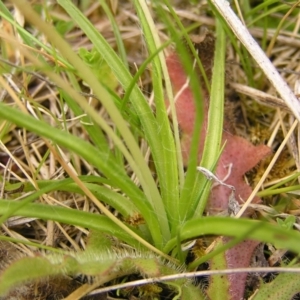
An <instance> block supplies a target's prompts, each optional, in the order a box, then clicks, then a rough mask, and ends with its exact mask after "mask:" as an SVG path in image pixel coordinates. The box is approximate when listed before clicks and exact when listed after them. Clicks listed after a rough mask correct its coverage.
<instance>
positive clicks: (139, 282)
mask: <svg viewBox="0 0 300 300" xmlns="http://www.w3.org/2000/svg"><path fill="white" fill-rule="evenodd" d="M245 272H249V273H268V272H273V273H274V272H278V273H292V274H295V273H300V268H283V267H272V268H238V269H227V270H207V271H197V272H188V273H179V274H173V275H166V276H161V277H154V278H146V279H140V280H135V281H131V282H126V283H121V284H116V285H113V286H108V287H104V288H100V289H97V290H94V291H93V292H91V293H89V294H88V295H97V294H100V293H105V292H111V291H115V290H118V289H122V288H128V287H133V286H134V287H136V286H140V285H145V284H153V283H155V282H163V281H171V280H178V279H182V278H183V279H187V278H191V279H194V278H195V277H199V276H213V275H221V274H233V273H235V274H237V273H245Z"/></svg>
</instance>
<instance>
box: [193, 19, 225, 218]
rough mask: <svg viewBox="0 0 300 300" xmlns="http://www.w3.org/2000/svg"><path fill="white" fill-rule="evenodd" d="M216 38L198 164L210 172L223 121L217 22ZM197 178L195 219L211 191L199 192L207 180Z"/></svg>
mask: <svg viewBox="0 0 300 300" xmlns="http://www.w3.org/2000/svg"><path fill="white" fill-rule="evenodd" d="M216 36H217V38H216V47H215V49H216V51H215V58H214V66H213V73H212V83H211V93H210V101H209V111H208V124H207V138H206V139H205V144H204V150H203V156H202V159H201V163H200V165H201V167H204V168H206V169H208V170H211V171H213V170H214V168H215V167H216V162H217V161H216V160H217V158H218V157H219V155H220V150H221V146H222V145H221V140H222V133H223V119H224V95H225V50H226V38H225V32H224V30H223V28H222V24H221V23H220V22H219V21H217V27H216ZM198 178H199V181H198V182H196V183H195V189H194V192H195V199H198V201H199V202H198V205H197V203H194V204H193V205H192V207H197V208H196V209H195V213H194V216H196V217H197V216H201V215H202V214H203V212H204V210H205V207H206V205H207V200H208V197H209V193H210V189H211V185H210V184H207V185H205V190H204V191H203V190H199V188H200V187H203V181H204V180H207V179H206V178H204V176H203V175H201V177H200V176H199V177H198ZM198 187H199V188H198ZM200 195H201V198H200ZM192 211H194V210H192Z"/></svg>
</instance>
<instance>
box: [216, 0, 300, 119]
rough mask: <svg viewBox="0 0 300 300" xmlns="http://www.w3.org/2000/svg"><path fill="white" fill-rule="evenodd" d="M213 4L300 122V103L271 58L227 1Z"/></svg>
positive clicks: (217, 0) (218, 0)
mask: <svg viewBox="0 0 300 300" xmlns="http://www.w3.org/2000/svg"><path fill="white" fill-rule="evenodd" d="M211 2H212V4H213V5H214V6H215V8H216V9H217V10H218V12H219V13H220V14H221V15H222V16H223V18H224V20H225V21H226V23H227V24H228V26H229V27H230V28H231V30H232V31H233V33H234V34H235V36H236V37H237V38H238V39H239V40H240V41H241V42H242V44H243V45H244V46H245V48H246V49H247V50H248V52H249V53H250V54H251V55H252V57H253V58H254V59H255V61H256V62H257V64H258V65H259V66H260V68H261V69H262V71H263V72H264V73H265V75H266V76H267V78H268V79H269V80H270V82H271V83H272V85H273V86H274V88H275V89H276V91H277V92H278V94H279V95H280V96H281V97H282V99H283V100H284V102H285V103H286V105H287V106H288V107H289V108H290V109H291V111H292V112H293V114H294V115H295V117H296V118H297V120H298V121H300V103H299V101H298V99H297V98H296V96H295V95H294V93H293V92H292V90H291V89H290V88H289V86H288V85H287V83H286V82H285V81H284V80H283V78H282V77H281V76H280V74H279V73H278V72H277V70H276V68H275V67H274V65H273V64H272V63H271V61H270V60H269V58H268V57H267V56H266V54H265V53H264V52H263V50H262V49H261V48H260V46H259V45H258V44H257V42H256V41H255V40H254V39H253V37H252V36H251V34H250V33H249V31H248V29H247V28H246V27H245V26H244V24H243V23H242V22H241V21H240V19H239V18H238V17H237V16H236V14H235V13H234V12H233V10H232V9H231V7H230V4H229V2H228V1H226V0H211Z"/></svg>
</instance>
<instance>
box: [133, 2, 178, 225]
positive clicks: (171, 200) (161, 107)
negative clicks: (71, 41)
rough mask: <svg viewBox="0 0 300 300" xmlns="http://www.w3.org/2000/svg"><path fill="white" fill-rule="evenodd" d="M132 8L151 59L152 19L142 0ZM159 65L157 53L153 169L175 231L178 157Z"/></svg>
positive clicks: (153, 45)
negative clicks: (158, 152)
mask: <svg viewBox="0 0 300 300" xmlns="http://www.w3.org/2000/svg"><path fill="white" fill-rule="evenodd" d="M134 5H135V8H136V11H137V14H138V16H139V20H140V22H141V25H142V29H143V34H144V37H145V41H146V43H147V46H148V51H149V53H150V55H151V54H152V53H155V52H156V50H157V49H158V48H159V47H160V46H161V43H160V41H159V37H158V32H157V29H156V26H155V24H154V22H153V19H152V17H151V14H150V11H149V8H148V6H147V5H146V2H145V1H144V0H136V1H134ZM161 63H162V64H164V69H165V70H166V69H167V68H166V62H165V60H164V57H163V53H161V52H160V53H158V56H156V57H154V58H153V61H152V84H153V91H154V101H155V107H156V119H157V122H158V124H159V130H158V132H157V135H158V137H159V139H160V144H161V157H160V158H159V160H155V161H154V163H155V165H156V171H157V173H158V178H159V184H160V189H161V193H162V197H163V201H164V204H165V207H166V211H167V213H168V218H169V222H170V223H175V226H176V227H177V224H178V222H179V218H178V201H179V181H178V167H177V156H176V148H175V142H174V138H173V136H172V132H171V128H170V122H169V120H168V115H167V110H166V105H165V101H164V94H163V86H162V67H161Z"/></svg>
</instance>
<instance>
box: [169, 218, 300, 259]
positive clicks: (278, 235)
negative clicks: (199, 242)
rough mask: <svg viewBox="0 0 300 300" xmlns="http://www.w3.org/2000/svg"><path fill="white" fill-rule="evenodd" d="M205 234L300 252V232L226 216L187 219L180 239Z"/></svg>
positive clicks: (173, 245) (171, 247)
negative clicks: (252, 241)
mask: <svg viewBox="0 0 300 300" xmlns="http://www.w3.org/2000/svg"><path fill="white" fill-rule="evenodd" d="M204 235H216V236H229V237H236V238H240V237H242V236H243V237H244V238H247V239H253V240H258V241H261V242H265V243H271V244H276V246H277V247H280V248H282V249H288V250H291V251H293V252H295V253H297V254H300V248H299V240H300V233H299V232H298V231H295V230H286V229H284V228H282V227H280V226H277V225H272V224H269V223H266V222H263V221H256V220H249V219H235V218H226V217H205V218H197V219H193V220H190V221H187V222H186V223H185V224H184V225H182V227H181V229H180V240H181V241H184V240H189V239H194V238H197V237H200V236H204ZM176 243H177V240H176V238H174V239H172V240H170V242H169V243H168V244H167V245H166V247H165V249H164V251H166V252H169V251H171V250H172V249H173V248H174V247H175V246H176Z"/></svg>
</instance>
